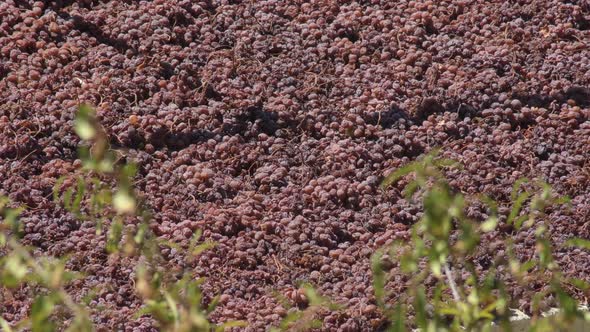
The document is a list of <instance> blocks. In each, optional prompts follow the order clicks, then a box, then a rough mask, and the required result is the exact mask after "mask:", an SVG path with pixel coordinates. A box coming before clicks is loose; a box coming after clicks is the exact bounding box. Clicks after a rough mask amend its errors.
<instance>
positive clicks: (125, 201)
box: [113, 188, 136, 214]
mask: <svg viewBox="0 0 590 332" xmlns="http://www.w3.org/2000/svg"><path fill="white" fill-rule="evenodd" d="M113 207H114V208H115V210H116V211H117V212H118V213H120V214H133V213H135V208H136V201H135V197H133V195H132V194H131V193H130V192H129V190H125V189H121V188H120V189H119V190H118V191H117V192H116V193H115V195H114V196H113Z"/></svg>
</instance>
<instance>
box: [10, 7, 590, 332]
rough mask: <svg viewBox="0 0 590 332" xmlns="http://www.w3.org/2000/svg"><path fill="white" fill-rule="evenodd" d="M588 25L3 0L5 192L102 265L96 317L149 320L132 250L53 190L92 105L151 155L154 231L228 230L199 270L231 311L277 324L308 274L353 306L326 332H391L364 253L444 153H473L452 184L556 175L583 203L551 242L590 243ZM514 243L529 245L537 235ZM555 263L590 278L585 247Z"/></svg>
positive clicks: (463, 10) (63, 250)
mask: <svg viewBox="0 0 590 332" xmlns="http://www.w3.org/2000/svg"><path fill="white" fill-rule="evenodd" d="M589 29H590V8H589V4H588V2H586V1H555V0H544V1H537V0H530V1H484V0H481V1H396V2H394V1H360V2H359V3H357V2H347V1H342V2H340V3H339V2H336V1H311V2H310V3H305V4H299V3H298V2H297V3H296V2H294V1H277V0H274V1H243V2H237V4H236V2H235V1H207V2H205V1H203V2H199V1H188V0H168V1H162V0H160V1H132V0H127V1H119V0H117V1H115V0H113V1H106V0H105V1H96V0H95V1H92V0H86V1H82V0H81V1H72V0H59V1H42V2H33V1H26V0H4V1H2V2H1V3H0V194H2V195H8V196H9V197H10V198H11V199H12V200H14V201H16V202H18V203H21V204H26V205H27V206H28V207H29V208H28V210H27V212H26V213H25V214H24V219H23V220H24V222H25V238H24V239H25V241H26V243H28V244H30V245H33V246H36V247H38V250H37V251H38V253H46V254H51V255H63V254H67V253H69V254H71V257H72V258H71V263H70V267H72V268H76V269H79V270H81V271H83V272H85V273H87V275H88V277H87V278H85V279H84V280H83V281H81V282H77V283H75V284H74V285H72V286H71V288H70V289H69V290H70V291H71V292H72V293H73V294H76V296H82V295H84V294H85V293H87V292H88V290H89V289H91V288H92V287H95V286H100V287H101V292H100V293H99V294H98V297H97V298H96V299H95V301H93V302H92V306H93V308H95V309H96V312H95V317H96V323H97V325H99V326H100V327H101V328H103V329H104V330H105V331H112V330H116V329H124V330H129V331H131V330H137V331H145V330H150V329H152V328H153V327H152V325H151V324H152V322H151V321H150V320H149V319H147V318H145V317H144V318H135V317H134V313H135V311H136V310H137V308H138V305H139V302H138V300H137V298H136V297H135V295H134V293H133V290H132V284H131V279H132V278H133V262H132V261H130V260H123V261H113V260H109V258H108V256H107V255H106V254H105V252H104V240H103V239H102V238H100V237H98V236H96V235H95V233H94V229H93V227H92V225H89V224H80V223H79V222H77V221H76V220H75V218H73V217H72V216H71V215H68V214H67V213H65V212H64V211H63V210H62V209H60V208H59V207H57V206H56V205H55V204H54V203H53V202H52V200H51V190H52V186H53V184H54V183H55V180H56V179H57V178H58V177H59V176H60V175H62V174H65V173H67V172H70V171H72V170H73V169H75V168H76V167H77V166H78V165H79V164H78V163H76V162H75V160H76V147H77V144H78V139H77V137H76V136H75V134H74V133H73V130H72V118H73V115H74V112H75V109H76V105H77V104H78V103H79V102H88V103H91V104H93V105H95V106H96V107H97V109H98V112H99V115H100V117H101V121H102V122H103V124H104V125H105V127H106V128H107V130H108V133H109V134H110V136H111V137H112V145H113V146H114V147H116V148H119V149H121V150H122V151H126V153H128V154H130V155H132V157H133V159H134V160H136V161H138V162H139V163H140V166H141V171H140V176H139V177H138V182H137V183H138V189H139V190H140V191H141V193H142V195H144V197H145V198H146V199H147V201H148V202H149V203H150V205H151V206H152V207H153V209H154V212H155V216H156V217H155V223H154V230H155V231H156V233H157V234H158V235H159V236H161V237H163V238H169V239H171V240H173V241H175V242H178V243H181V244H182V243H186V242H187V241H188V239H189V238H190V236H191V235H192V234H193V231H194V230H195V229H197V228H201V229H203V230H204V231H205V233H204V235H205V237H206V238H208V239H212V240H215V241H217V242H218V243H219V245H218V246H217V247H216V248H215V249H214V250H212V251H210V252H207V253H205V254H203V255H202V256H201V257H200V259H199V261H198V262H197V263H196V264H195V265H194V266H189V267H188V268H190V269H192V270H193V271H194V273H195V275H199V276H204V277H207V283H206V286H205V290H206V291H207V292H208V294H214V293H220V294H226V296H224V297H223V303H222V305H221V306H220V308H219V309H218V310H217V311H216V314H215V316H214V317H215V319H216V320H217V321H223V320H226V319H245V320H247V321H248V322H249V323H250V327H249V328H248V330H251V331H254V330H264V328H265V327H267V326H269V325H270V324H271V323H277V322H278V321H279V320H280V316H281V315H283V314H284V312H285V310H284V309H283V308H281V307H280V306H279V304H278V302H277V301H276V300H275V299H274V297H273V293H272V291H273V290H276V291H279V292H282V293H283V294H290V293H291V292H292V291H293V290H295V289H296V288H297V283H298V282H300V281H309V282H311V283H312V284H314V285H316V286H317V288H318V289H319V291H320V292H321V293H322V294H324V295H326V296H328V297H330V298H332V299H333V300H335V301H337V302H340V303H342V304H345V305H346V306H347V309H346V310H344V311H343V312H340V313H333V314H329V313H327V314H326V316H325V317H324V321H325V325H324V326H325V329H326V330H336V327H338V328H340V329H341V330H342V331H371V330H375V329H377V328H378V326H380V324H381V323H382V322H381V319H380V316H379V314H378V313H377V312H376V311H375V307H374V306H373V304H374V303H373V302H372V301H373V298H372V295H371V293H372V291H371V288H370V285H371V279H370V273H369V262H368V258H369V256H370V255H371V253H372V252H374V250H375V249H376V248H377V247H379V246H381V245H384V244H386V243H388V242H390V241H392V240H394V239H400V238H405V237H407V236H408V229H409V227H410V226H411V225H412V223H413V222H415V221H416V220H417V219H418V218H419V215H420V211H419V208H418V207H417V206H414V205H411V204H409V203H408V202H406V201H405V200H403V199H402V194H401V193H400V191H401V189H402V186H403V183H401V184H400V185H399V186H397V187H393V188H391V189H388V190H386V191H382V190H380V189H379V188H378V184H379V181H380V179H381V178H382V176H383V174H386V173H387V172H390V171H392V170H394V169H395V168H397V167H399V166H400V165H403V164H405V163H407V162H408V161H411V160H414V159H415V158H416V157H417V156H419V155H420V154H422V153H424V152H427V151H429V150H430V149H432V148H433V147H436V146H441V147H442V148H443V155H445V156H446V157H449V158H453V159H456V160H458V161H460V162H461V163H463V164H464V165H465V168H464V169H463V170H462V171H460V172H453V173H451V174H450V175H449V176H450V177H451V179H452V183H453V184H454V185H455V186H456V187H457V188H459V189H461V190H463V191H464V192H466V193H482V192H483V193H486V194H488V195H490V196H493V197H494V198H496V199H498V200H499V201H500V202H504V203H506V202H507V201H508V198H509V192H510V189H511V186H512V184H513V183H514V181H515V180H516V179H518V178H520V177H523V176H526V177H530V178H535V177H537V178H541V179H545V180H547V181H549V182H550V183H551V184H552V185H553V186H554V187H555V189H556V190H557V191H558V192H560V193H561V194H567V195H569V196H570V197H571V199H572V206H571V209H569V210H568V209H565V208H560V209H555V210H553V211H551V212H550V213H549V215H548V219H549V220H550V222H551V225H552V231H553V240H554V244H556V245H559V244H561V243H562V242H563V240H564V239H565V238H567V237H569V236H574V235H575V236H581V237H586V238H588V237H589V236H590V163H589V160H590V121H589V116H590V108H589V105H590V91H589V89H588V88H589V84H590V30H589ZM504 212H506V211H504ZM470 214H471V215H472V216H473V217H474V218H478V219H481V218H484V217H485V215H484V214H485V210H483V209H481V210H478V209H475V208H474V209H472V210H471V211H470ZM504 231H506V232H508V231H510V229H508V228H502V227H501V228H500V230H499V231H498V232H504ZM496 235H498V233H497V232H495V233H492V234H491V235H490V236H489V238H486V239H485V240H486V241H490V243H491V242H493V238H494V236H496ZM514 238H515V241H516V243H517V244H516V245H517V248H518V250H519V255H521V256H522V257H530V256H531V255H532V254H533V252H534V248H533V245H532V243H533V241H532V239H533V238H534V237H533V235H532V234H527V233H521V234H514ZM495 254H496V249H493V246H490V249H489V251H488V252H482V253H481V254H480V256H479V257H476V258H474V259H475V260H476V262H478V266H479V268H481V269H485V267H486V264H489V261H490V259H491V258H493V256H494V255H495ZM166 255H167V258H168V259H169V260H170V264H171V265H172V266H174V265H177V264H180V263H179V262H177V260H178V258H177V257H176V256H175V252H174V251H167V252H166ZM557 258H558V261H559V263H560V264H561V266H562V267H563V268H564V269H565V271H566V272H567V273H569V274H571V275H574V276H577V277H581V278H584V279H586V280H588V279H589V276H590V265H589V264H587V262H588V261H589V259H590V255H588V253H586V252H583V251H580V250H571V249H567V250H566V249H559V250H558V252H557ZM486 262H487V263H486ZM392 275H393V281H392V282H391V283H390V285H389V286H388V287H389V288H390V289H393V290H402V289H403V287H404V281H403V280H402V279H401V278H400V277H399V274H398V273H397V272H396V267H393V269H392ZM543 287H544V285H543V284H542V282H538V283H532V284H531V287H530V289H529V290H532V291H537V290H540V289H542V288H543ZM32 291H33V290H31V289H27V288H23V289H20V290H18V291H14V292H13V297H12V298H6V297H4V298H3V299H2V302H1V303H0V311H1V312H2V317H4V318H5V319H7V320H8V321H17V320H19V319H21V318H23V317H24V316H25V315H26V313H27V310H28V308H29V304H30V303H29V299H30V295H29V292H32ZM524 291H525V290H522V289H520V290H519V289H516V290H515V293H516V295H521V296H522V294H523V292H524ZM523 298H524V297H523ZM393 300H394V299H392V301H393ZM516 305H517V306H519V307H520V308H521V309H523V310H524V311H526V310H527V308H528V302H527V301H526V300H523V301H521V302H520V303H516ZM101 306H102V307H103V309H101V310H99V309H98V308H99V307H101Z"/></svg>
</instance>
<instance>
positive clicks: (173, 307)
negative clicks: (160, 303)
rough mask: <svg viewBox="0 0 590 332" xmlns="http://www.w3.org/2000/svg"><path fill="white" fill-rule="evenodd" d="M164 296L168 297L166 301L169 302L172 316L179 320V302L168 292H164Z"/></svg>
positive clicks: (174, 319)
mask: <svg viewBox="0 0 590 332" xmlns="http://www.w3.org/2000/svg"><path fill="white" fill-rule="evenodd" d="M164 298H165V299H166V303H167V304H168V308H169V310H170V315H171V316H172V319H173V321H175V322H178V321H179V320H180V314H179V313H178V307H177V303H176V301H175V300H174V298H173V297H172V295H170V293H168V292H166V291H165V292H164Z"/></svg>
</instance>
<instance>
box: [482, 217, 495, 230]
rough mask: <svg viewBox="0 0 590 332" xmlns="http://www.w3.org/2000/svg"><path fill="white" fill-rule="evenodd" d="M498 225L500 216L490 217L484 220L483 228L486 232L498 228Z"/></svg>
mask: <svg viewBox="0 0 590 332" xmlns="http://www.w3.org/2000/svg"><path fill="white" fill-rule="evenodd" d="M496 226H498V218H497V217H489V218H488V220H486V221H484V222H483V224H481V230H482V231H483V232H486V233H487V232H491V231H493V230H494V229H496Z"/></svg>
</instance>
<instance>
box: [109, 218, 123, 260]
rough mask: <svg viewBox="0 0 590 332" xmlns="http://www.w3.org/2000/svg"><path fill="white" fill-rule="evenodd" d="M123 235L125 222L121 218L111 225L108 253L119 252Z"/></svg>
mask: <svg viewBox="0 0 590 332" xmlns="http://www.w3.org/2000/svg"><path fill="white" fill-rule="evenodd" d="M122 234H123V221H121V219H120V218H116V219H115V221H113V223H112V224H111V227H110V229H109V235H108V238H107V248H106V249H107V252H108V253H113V252H116V251H118V249H119V242H120V241H121V237H122Z"/></svg>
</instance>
